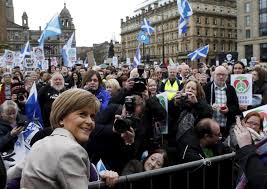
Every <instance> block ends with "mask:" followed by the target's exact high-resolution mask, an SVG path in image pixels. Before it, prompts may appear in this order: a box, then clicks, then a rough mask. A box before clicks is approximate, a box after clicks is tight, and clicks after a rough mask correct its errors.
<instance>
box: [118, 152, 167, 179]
mask: <svg viewBox="0 0 267 189" xmlns="http://www.w3.org/2000/svg"><path fill="white" fill-rule="evenodd" d="M167 165H168V156H167V153H166V151H165V150H164V149H156V150H153V151H151V152H149V154H148V155H147V157H145V159H144V160H142V161H139V160H131V161H129V162H128V163H127V164H126V166H125V167H124V169H123V171H122V175H129V174H133V173H139V172H143V171H150V170H154V169H159V168H162V167H166V166H167Z"/></svg>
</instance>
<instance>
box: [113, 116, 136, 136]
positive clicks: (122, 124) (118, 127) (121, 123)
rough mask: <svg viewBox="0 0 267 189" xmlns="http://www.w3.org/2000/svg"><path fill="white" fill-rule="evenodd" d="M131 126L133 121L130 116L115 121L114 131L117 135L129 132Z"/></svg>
mask: <svg viewBox="0 0 267 189" xmlns="http://www.w3.org/2000/svg"><path fill="white" fill-rule="evenodd" d="M131 126H133V120H132V119H131V117H130V116H127V117H126V118H124V119H117V120H116V121H115V123H114V129H115V131H117V132H118V133H124V132H126V131H128V130H130V127H131Z"/></svg>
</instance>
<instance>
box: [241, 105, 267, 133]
mask: <svg viewBox="0 0 267 189" xmlns="http://www.w3.org/2000/svg"><path fill="white" fill-rule="evenodd" d="M250 112H258V113H260V114H261V115H262V117H263V131H264V133H266V134H267V105H264V106H260V107H257V108H254V109H251V110H248V111H245V112H243V116H244V117H245V116H246V115H247V114H248V113H250Z"/></svg>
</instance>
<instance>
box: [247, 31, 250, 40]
mask: <svg viewBox="0 0 267 189" xmlns="http://www.w3.org/2000/svg"><path fill="white" fill-rule="evenodd" d="M246 38H247V39H248V38H250V30H246Z"/></svg>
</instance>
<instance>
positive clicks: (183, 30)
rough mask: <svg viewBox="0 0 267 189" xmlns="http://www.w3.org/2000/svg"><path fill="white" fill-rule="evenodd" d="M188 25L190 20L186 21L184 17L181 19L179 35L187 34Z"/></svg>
mask: <svg viewBox="0 0 267 189" xmlns="http://www.w3.org/2000/svg"><path fill="white" fill-rule="evenodd" d="M187 23H188V19H184V18H183V17H180V20H179V24H178V33H179V35H181V34H183V33H186V32H187Z"/></svg>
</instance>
